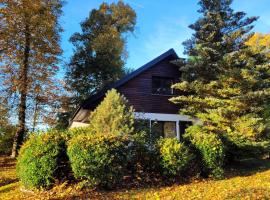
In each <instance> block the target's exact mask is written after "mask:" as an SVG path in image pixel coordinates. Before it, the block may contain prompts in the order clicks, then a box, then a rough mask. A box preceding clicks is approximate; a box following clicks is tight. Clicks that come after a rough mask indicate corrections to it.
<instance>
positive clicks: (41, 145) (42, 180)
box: [16, 131, 68, 188]
mask: <svg viewBox="0 0 270 200" xmlns="http://www.w3.org/2000/svg"><path fill="white" fill-rule="evenodd" d="M67 170H68V166H67V155H66V146H65V141H64V140H63V138H62V136H61V133H59V132H57V131H51V132H48V133H41V134H34V135H31V136H30V138H29V140H28V141H26V142H25V143H24V144H23V146H22V147H21V149H20V152H19V156H18V162H17V166H16V171H17V175H18V177H19V178H20V180H21V182H22V183H23V185H24V186H25V187H26V188H48V187H50V186H52V184H53V183H54V182H55V180H57V179H58V180H59V179H60V178H63V177H64V176H65V174H64V173H65V172H67Z"/></svg>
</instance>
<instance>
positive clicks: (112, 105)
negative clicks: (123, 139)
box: [89, 89, 134, 135]
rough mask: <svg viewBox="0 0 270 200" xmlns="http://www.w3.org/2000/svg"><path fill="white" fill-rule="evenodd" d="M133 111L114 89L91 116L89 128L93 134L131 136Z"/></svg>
mask: <svg viewBox="0 0 270 200" xmlns="http://www.w3.org/2000/svg"><path fill="white" fill-rule="evenodd" d="M133 111H134V110H133V108H132V107H129V106H128V101H127V100H126V98H125V97H124V96H123V95H120V94H119V93H118V92H117V91H116V90H115V89H112V90H110V91H109V92H107V94H106V97H105V98H104V100H103V101H102V102H101V104H100V105H99V106H98V107H97V108H96V109H95V110H94V111H93V112H92V113H91V114H90V125H89V128H90V129H91V131H93V133H105V134H116V135H117V134H118V135H119V134H130V133H132V132H133V124H134V114H133Z"/></svg>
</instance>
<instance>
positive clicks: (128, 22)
mask: <svg viewBox="0 0 270 200" xmlns="http://www.w3.org/2000/svg"><path fill="white" fill-rule="evenodd" d="M0 3H1V7H0V26H1V31H0V46H1V51H0V83H1V84H0V96H1V99H0V101H1V107H0V112H1V118H2V117H3V118H6V119H8V120H5V121H4V122H2V121H1V124H0V127H1V135H3V137H4V135H5V136H7V134H10V136H11V137H12V136H13V137H14V142H13V149H12V156H13V157H15V156H16V155H17V150H18V149H19V147H20V146H21V144H22V142H23V140H24V139H25V138H26V137H27V133H29V132H34V131H36V130H39V129H44V128H48V127H51V128H58V129H64V128H67V126H68V122H69V117H70V115H71V114H72V112H73V111H74V109H75V108H76V106H77V105H78V104H79V103H80V102H81V101H82V100H83V99H84V98H86V97H87V96H88V95H91V94H94V93H95V92H97V91H98V90H100V89H101V88H102V87H103V86H105V85H107V84H109V83H112V82H114V81H116V80H118V79H119V78H121V77H122V76H123V75H125V74H126V73H128V71H129V70H128V69H125V67H124V65H125V59H126V58H127V51H126V42H127V41H126V39H127V33H129V32H130V33H132V32H133V30H134V26H135V24H136V14H135V12H134V10H133V9H132V8H131V7H130V6H129V5H128V4H125V3H123V2H122V1H119V2H118V3H112V4H107V3H103V4H101V5H100V7H99V8H98V9H93V10H92V11H90V13H89V17H88V18H86V20H84V21H83V22H82V23H81V32H80V33H74V35H73V36H72V37H71V38H70V42H72V44H74V47H75V51H74V54H73V56H72V57H71V58H70V61H68V65H65V64H64V62H63V60H61V54H62V49H61V46H60V41H61V34H62V32H63V29H62V26H61V24H60V17H61V15H62V8H63V5H64V3H65V2H64V1H62V0H56V1H47V0H35V1H30V0H20V1H11V0H2V1H1V2H0ZM61 67H62V68H64V71H65V75H64V79H63V80H61V79H60V78H59V77H61V76H63V75H59V69H60V68H61ZM6 111H8V112H6ZM9 126H14V128H15V129H16V131H15V133H13V132H12V133H10V132H9V131H7V130H8V129H6V128H5V127H9ZM10 136H8V137H9V138H11V137H10ZM8 151H9V150H8Z"/></svg>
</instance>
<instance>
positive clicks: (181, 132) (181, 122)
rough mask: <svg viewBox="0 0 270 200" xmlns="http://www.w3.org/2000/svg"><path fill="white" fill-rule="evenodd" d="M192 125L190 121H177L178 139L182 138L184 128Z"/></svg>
mask: <svg viewBox="0 0 270 200" xmlns="http://www.w3.org/2000/svg"><path fill="white" fill-rule="evenodd" d="M189 126H192V122H191V121H180V122H179V128H180V139H181V138H182V136H183V135H184V134H185V132H186V129H187V128H188V127H189Z"/></svg>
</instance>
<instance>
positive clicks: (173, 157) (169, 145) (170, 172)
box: [157, 138, 194, 177]
mask: <svg viewBox="0 0 270 200" xmlns="http://www.w3.org/2000/svg"><path fill="white" fill-rule="evenodd" d="M157 148H158V150H159V153H160V162H161V166H162V168H163V173H164V174H165V175H167V176H169V177H179V176H181V175H183V172H184V171H185V170H186V169H187V167H188V166H189V165H190V164H191V161H192V159H193V158H194V155H193V154H192V153H191V152H190V150H189V149H188V147H187V146H185V145H184V144H183V143H180V142H179V141H178V140H177V139H176V138H162V139H160V140H159V141H158V143H157Z"/></svg>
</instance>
